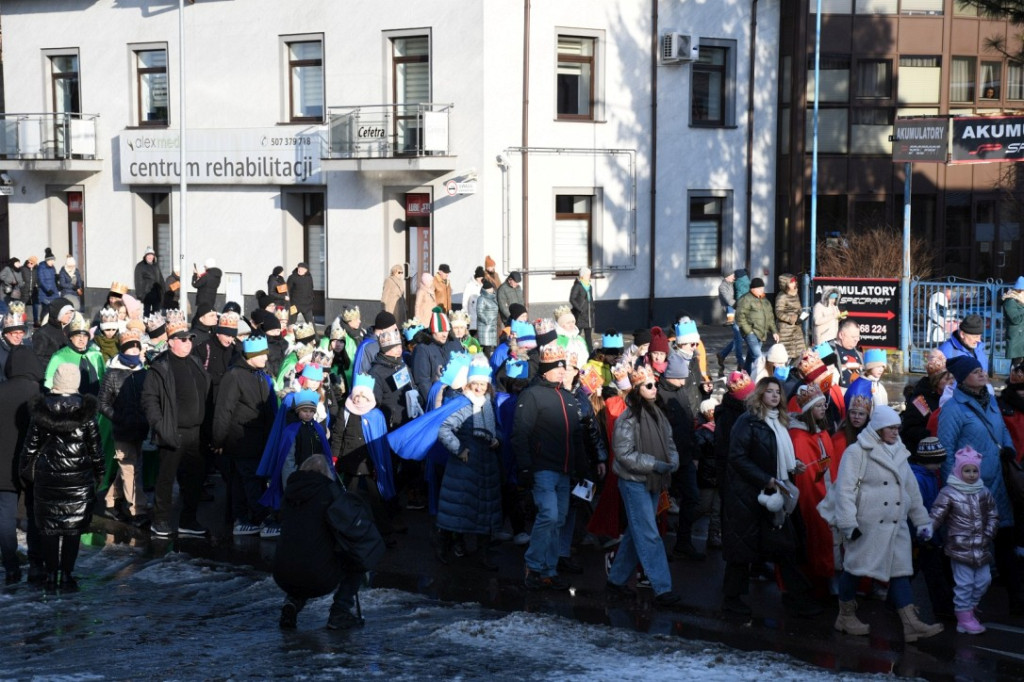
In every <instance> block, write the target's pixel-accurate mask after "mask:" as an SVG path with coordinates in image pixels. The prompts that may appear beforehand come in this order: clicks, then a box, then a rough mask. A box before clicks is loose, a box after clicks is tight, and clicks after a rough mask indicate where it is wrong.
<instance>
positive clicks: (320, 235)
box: [302, 192, 327, 293]
mask: <svg viewBox="0 0 1024 682" xmlns="http://www.w3.org/2000/svg"><path fill="white" fill-rule="evenodd" d="M302 214H303V215H302V228H303V233H304V236H303V240H302V257H303V261H304V262H305V263H306V265H308V266H309V274H310V276H311V277H312V278H313V290H314V291H317V292H321V293H322V292H323V291H324V290H325V289H326V288H327V262H326V258H327V231H326V230H325V229H324V195H323V194H321V193H320V192H308V193H306V194H303V195H302Z"/></svg>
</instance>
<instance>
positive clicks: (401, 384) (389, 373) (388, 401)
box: [369, 329, 415, 429]
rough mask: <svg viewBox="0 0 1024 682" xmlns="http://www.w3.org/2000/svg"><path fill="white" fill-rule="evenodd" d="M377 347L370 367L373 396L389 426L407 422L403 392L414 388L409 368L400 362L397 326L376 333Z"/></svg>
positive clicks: (394, 427) (400, 342)
mask: <svg viewBox="0 0 1024 682" xmlns="http://www.w3.org/2000/svg"><path fill="white" fill-rule="evenodd" d="M377 343H378V344H379V346H378V347H379V348H380V350H379V351H378V352H377V356H376V357H375V358H374V360H373V364H372V365H371V366H370V372H369V374H370V376H372V377H373V378H374V382H373V397H374V400H376V402H377V406H378V407H379V408H380V411H381V412H383V413H384V419H385V420H386V421H387V424H388V428H389V429H397V428H398V427H399V426H401V425H402V424H404V423H405V422H406V418H407V416H408V410H407V407H406V397H405V394H406V393H408V392H409V391H412V390H415V387H414V386H413V383H412V375H411V374H410V373H409V368H408V367H406V366H405V362H403V361H402V336H401V334H400V333H399V331H398V330H397V329H391V330H388V331H385V332H378V334H377Z"/></svg>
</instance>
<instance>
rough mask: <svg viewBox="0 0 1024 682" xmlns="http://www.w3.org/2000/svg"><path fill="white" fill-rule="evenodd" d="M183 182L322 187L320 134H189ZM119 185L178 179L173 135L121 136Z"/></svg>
mask: <svg viewBox="0 0 1024 682" xmlns="http://www.w3.org/2000/svg"><path fill="white" fill-rule="evenodd" d="M187 142H188V146H187V150H186V154H187V159H186V162H185V166H186V175H185V179H186V180H187V181H188V182H189V183H194V184H197V185H320V184H323V177H322V174H321V168H320V158H321V157H322V156H323V150H324V149H326V142H325V140H324V131H323V129H322V128H320V127H314V128H301V129H300V128H285V127H275V128H231V129H218V130H190V131H188V139H187ZM117 144H118V149H119V156H120V161H121V174H120V177H121V182H122V183H123V184H126V185H173V184H176V183H178V182H180V178H181V175H180V174H181V157H180V153H181V152H180V150H181V138H180V135H179V133H178V131H177V130H145V129H137V130H124V131H122V132H121V134H120V135H119V136H118V138H117Z"/></svg>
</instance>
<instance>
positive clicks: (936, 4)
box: [900, 0, 945, 14]
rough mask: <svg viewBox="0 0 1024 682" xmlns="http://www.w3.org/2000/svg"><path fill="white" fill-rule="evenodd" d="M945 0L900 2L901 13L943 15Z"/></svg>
mask: <svg viewBox="0 0 1024 682" xmlns="http://www.w3.org/2000/svg"><path fill="white" fill-rule="evenodd" d="M944 2H945V0H900V11H901V12H903V13H904V14H942V5H943V3H944Z"/></svg>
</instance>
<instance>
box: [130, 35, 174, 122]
mask: <svg viewBox="0 0 1024 682" xmlns="http://www.w3.org/2000/svg"><path fill="white" fill-rule="evenodd" d="M135 88H136V92H137V93H138V110H137V112H136V113H137V115H138V121H139V125H141V126H165V125H167V122H168V111H169V109H168V99H167V94H168V92H167V50H165V49H156V50H136V52H135Z"/></svg>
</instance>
